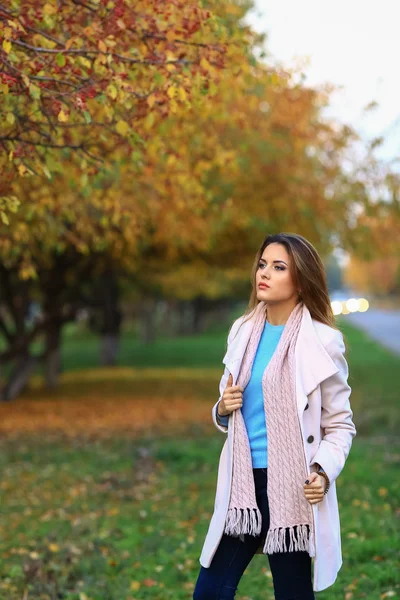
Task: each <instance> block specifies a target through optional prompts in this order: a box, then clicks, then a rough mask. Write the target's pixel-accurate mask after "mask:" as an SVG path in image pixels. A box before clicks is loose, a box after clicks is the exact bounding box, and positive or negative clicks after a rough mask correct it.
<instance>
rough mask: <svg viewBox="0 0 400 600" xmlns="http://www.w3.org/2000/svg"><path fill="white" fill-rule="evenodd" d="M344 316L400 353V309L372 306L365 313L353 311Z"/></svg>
mask: <svg viewBox="0 0 400 600" xmlns="http://www.w3.org/2000/svg"><path fill="white" fill-rule="evenodd" d="M343 318H346V319H347V320H348V321H349V322H350V323H351V324H352V325H355V326H356V327H359V328H360V329H363V330H364V331H366V332H367V333H368V334H369V335H370V336H371V338H374V339H375V340H377V341H378V342H380V343H381V344H382V346H386V347H387V348H389V350H393V351H394V352H397V354H400V310H378V309H372V308H370V309H369V310H367V312H365V313H351V314H349V315H346V316H345V317H343Z"/></svg>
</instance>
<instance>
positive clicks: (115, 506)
mask: <svg viewBox="0 0 400 600" xmlns="http://www.w3.org/2000/svg"><path fill="white" fill-rule="evenodd" d="M343 330H344V332H345V334H346V336H347V342H348V348H349V354H348V360H349V364H350V373H351V377H350V385H351V386H352V388H353V393H352V399H351V400H352V408H353V411H354V421H355V424H356V427H357V430H358V435H357V436H356V438H355V439H354V442H353V447H352V450H351V453H350V456H349V458H348V461H347V463H346V466H345V468H344V470H343V472H342V474H341V475H340V477H339V478H338V480H337V489H338V499H339V506H340V516H341V529H342V551H343V560H344V564H343V566H342V569H341V571H340V572H339V575H338V579H337V581H336V582H335V584H334V585H333V586H331V587H330V588H328V589H327V590H325V591H324V592H320V593H318V594H317V597H318V598H321V599H322V600H331V599H332V600H336V599H339V598H340V599H341V600H342V599H345V600H350V599H351V600H352V599H358V598H366V599H367V600H375V599H376V600H378V599H381V598H398V597H400V580H399V574H398V572H399V568H398V567H399V527H398V520H399V517H400V505H399V497H400V489H399V488H400V482H399V477H398V472H399V470H398V464H399V458H400V442H399V437H398V434H397V432H398V428H399V425H400V423H399V420H400V419H399V410H398V389H399V388H400V385H399V384H400V368H399V367H400V360H399V358H398V357H395V356H393V355H392V354H390V353H389V352H387V351H385V350H383V349H382V348H380V347H379V346H378V345H377V344H375V343H374V342H372V341H370V340H369V339H368V338H367V336H366V335H365V334H364V333H360V332H358V331H356V330H353V329H352V328H350V327H349V326H348V325H347V324H346V323H345V322H344V323H343ZM124 343H126V345H127V346H126V347H129V344H128V343H127V342H126V341H125V342H124ZM132 344H133V346H132V348H131V349H130V350H129V352H131V356H132V357H135V356H136V357H138V356H140V357H141V361H142V360H143V362H140V365H138V361H135V360H133V359H132V361H131V364H136V365H138V366H140V368H138V369H131V368H127V367H121V368H117V369H108V370H102V371H99V370H95V369H92V370H88V369H87V370H83V371H78V370H77V369H75V370H73V371H71V372H67V373H65V374H63V376H62V385H61V386H60V388H59V389H58V390H57V391H56V392H55V393H49V392H44V391H43V390H41V389H40V387H33V388H32V389H31V390H30V392H29V393H27V394H25V395H24V396H23V397H21V398H19V399H18V400H17V401H16V402H14V403H10V404H9V405H2V406H0V469H1V473H2V478H1V481H0V557H1V560H0V600H3V599H4V600H17V599H18V600H22V599H24V600H45V599H46V600H53V599H54V600H55V599H68V600H139V599H140V600H142V599H143V600H146V599H152V600H156V599H157V600H169V599H171V600H184V599H190V598H191V597H192V593H193V588H194V584H195V581H196V578H197V574H198V570H199V568H200V564H199V562H198V558H199V555H200V552H201V547H202V544H203V541H204V536H205V534H206V531H207V528H208V524H209V520H210V518H211V515H212V510H213V504H214V497H215V484H216V476H217V465H218V458H219V453H220V450H221V448H222V445H223V442H224V440H225V434H223V433H222V432H220V431H217V430H216V429H215V427H214V425H213V424H212V422H211V412H210V410H211V406H212V404H214V402H215V400H216V390H217V384H218V380H219V377H220V374H221V365H220V360H221V356H222V352H223V349H224V344H225V339H224V334H221V335H209V336H204V338H202V339H197V340H195V339H190V338H184V339H180V340H175V341H174V342H173V343H172V342H171V341H167V340H159V341H158V342H157V344H156V346H155V347H153V351H152V352H151V350H148V352H149V353H150V352H151V362H150V358H149V357H150V354H148V355H147V362H146V361H144V359H143V356H144V352H143V350H144V349H143V348H140V345H139V344H138V342H136V341H134V340H132ZM71 347H72V348H74V350H71ZM78 348H79V349H80V356H81V358H82V357H83V354H84V353H83V351H82V341H80V342H76V341H75V340H73V339H72V340H71V339H68V340H67V341H66V348H65V350H64V351H65V357H66V361H67V366H68V371H69V366H71V367H72V366H73V365H72V364H71V365H69V363H68V360H67V357H68V356H73V355H74V356H75V363H74V364H75V367H77V364H78V362H77V358H76V352H77V349H78ZM166 349H168V352H167V354H168V357H167V358H168V361H169V362H165V361H166V358H165V355H166V353H165V350H166ZM86 350H88V348H87V346H86ZM78 354H79V352H78ZM173 357H174V360H172V358H173ZM182 357H184V358H185V360H183V358H182ZM82 360H83V358H82ZM208 361H209V362H208ZM205 363H206V364H205ZM82 364H83V363H82V362H81V365H82ZM84 364H87V366H90V365H91V363H90V360H89V359H88V360H87V361H86V362H85V363H84ZM177 364H179V366H180V368H179V369H176V368H174V365H177ZM149 365H151V367H150V366H149ZM185 365H187V366H188V367H185ZM189 367H190V368H189ZM39 384H40V382H37V386H38V385H39ZM273 597H274V596H273V585H272V578H271V572H270V570H269V564H268V559H267V557H266V556H261V555H256V556H255V557H254V559H253V560H252V562H251V563H250V565H249V567H248V568H247V570H246V572H245V574H244V576H243V578H242V580H241V582H240V585H239V590H238V593H237V598H238V600H269V599H271V600H272V599H273Z"/></svg>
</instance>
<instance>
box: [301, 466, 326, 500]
mask: <svg viewBox="0 0 400 600" xmlns="http://www.w3.org/2000/svg"><path fill="white" fill-rule="evenodd" d="M307 481H309V482H310V483H309V484H307V483H305V484H304V494H305V497H306V498H307V500H308V501H309V503H310V504H316V503H317V502H321V500H322V499H323V497H324V491H325V487H326V481H325V477H322V475H318V473H317V472H316V471H314V472H313V473H310V474H309V476H308V477H307Z"/></svg>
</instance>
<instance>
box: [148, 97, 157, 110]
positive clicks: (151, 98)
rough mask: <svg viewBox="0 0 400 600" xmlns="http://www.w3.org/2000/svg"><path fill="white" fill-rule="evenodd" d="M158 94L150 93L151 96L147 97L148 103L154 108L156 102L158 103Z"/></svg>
mask: <svg viewBox="0 0 400 600" xmlns="http://www.w3.org/2000/svg"><path fill="white" fill-rule="evenodd" d="M156 100H157V98H156V95H155V94H150V96H148V98H147V104H148V105H149V106H150V108H153V106H154V104H155V103H156Z"/></svg>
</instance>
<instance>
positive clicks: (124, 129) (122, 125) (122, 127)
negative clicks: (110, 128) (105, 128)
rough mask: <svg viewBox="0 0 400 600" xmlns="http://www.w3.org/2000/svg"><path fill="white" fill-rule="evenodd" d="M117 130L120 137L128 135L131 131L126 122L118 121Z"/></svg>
mask: <svg viewBox="0 0 400 600" xmlns="http://www.w3.org/2000/svg"><path fill="white" fill-rule="evenodd" d="M115 129H116V130H117V133H119V134H120V135H126V134H127V133H128V131H129V125H128V123H127V122H126V121H118V123H117V125H116V127H115Z"/></svg>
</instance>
